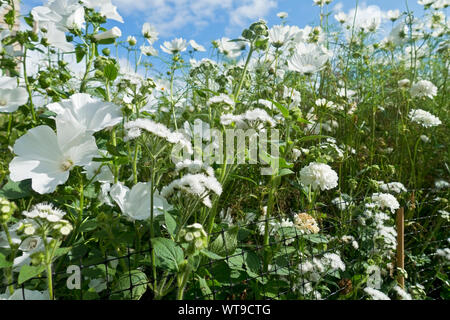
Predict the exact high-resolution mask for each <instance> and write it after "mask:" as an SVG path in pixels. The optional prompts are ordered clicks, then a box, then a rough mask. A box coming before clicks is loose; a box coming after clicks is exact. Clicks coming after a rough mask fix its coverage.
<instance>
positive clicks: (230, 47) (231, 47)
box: [216, 37, 245, 59]
mask: <svg viewBox="0 0 450 320" xmlns="http://www.w3.org/2000/svg"><path fill="white" fill-rule="evenodd" d="M216 44H217V47H218V49H219V51H220V52H221V53H223V54H224V55H226V56H227V57H228V58H230V59H234V58H237V57H239V56H240V55H241V53H242V50H244V49H245V44H243V43H241V42H236V41H230V38H226V37H223V38H221V39H219V40H216Z"/></svg>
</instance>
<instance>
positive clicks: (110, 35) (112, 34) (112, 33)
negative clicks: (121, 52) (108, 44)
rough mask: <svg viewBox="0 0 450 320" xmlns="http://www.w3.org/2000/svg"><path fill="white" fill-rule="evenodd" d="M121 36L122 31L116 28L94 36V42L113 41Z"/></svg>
mask: <svg viewBox="0 0 450 320" xmlns="http://www.w3.org/2000/svg"><path fill="white" fill-rule="evenodd" d="M120 36H122V31H120V29H119V28H117V27H112V28H111V29H109V30H108V31H105V32H103V33H99V34H96V35H94V38H95V40H97V41H101V40H106V39H115V38H118V37H120Z"/></svg>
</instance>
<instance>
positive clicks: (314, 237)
mask: <svg viewBox="0 0 450 320" xmlns="http://www.w3.org/2000/svg"><path fill="white" fill-rule="evenodd" d="M303 238H304V239H307V240H309V241H311V242H313V243H328V239H327V238H326V237H325V236H323V235H321V234H305V235H304V236H303Z"/></svg>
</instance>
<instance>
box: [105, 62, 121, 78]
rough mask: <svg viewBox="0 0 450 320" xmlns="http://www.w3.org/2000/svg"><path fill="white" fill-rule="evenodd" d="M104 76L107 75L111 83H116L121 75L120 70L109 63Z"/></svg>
mask: <svg viewBox="0 0 450 320" xmlns="http://www.w3.org/2000/svg"><path fill="white" fill-rule="evenodd" d="M103 74H104V75H105V77H106V79H108V80H109V81H114V80H116V78H117V75H118V74H119V70H118V68H117V66H116V65H114V64H113V63H108V64H107V65H106V66H105V69H104V71H103Z"/></svg>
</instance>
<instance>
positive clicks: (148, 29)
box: [142, 22, 159, 44]
mask: <svg viewBox="0 0 450 320" xmlns="http://www.w3.org/2000/svg"><path fill="white" fill-rule="evenodd" d="M142 35H143V36H144V37H145V38H146V39H147V41H148V42H149V43H150V44H153V43H154V42H155V41H156V40H158V35H159V33H158V31H156V28H155V27H154V26H153V25H151V24H150V23H148V22H146V23H144V24H143V25H142Z"/></svg>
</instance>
